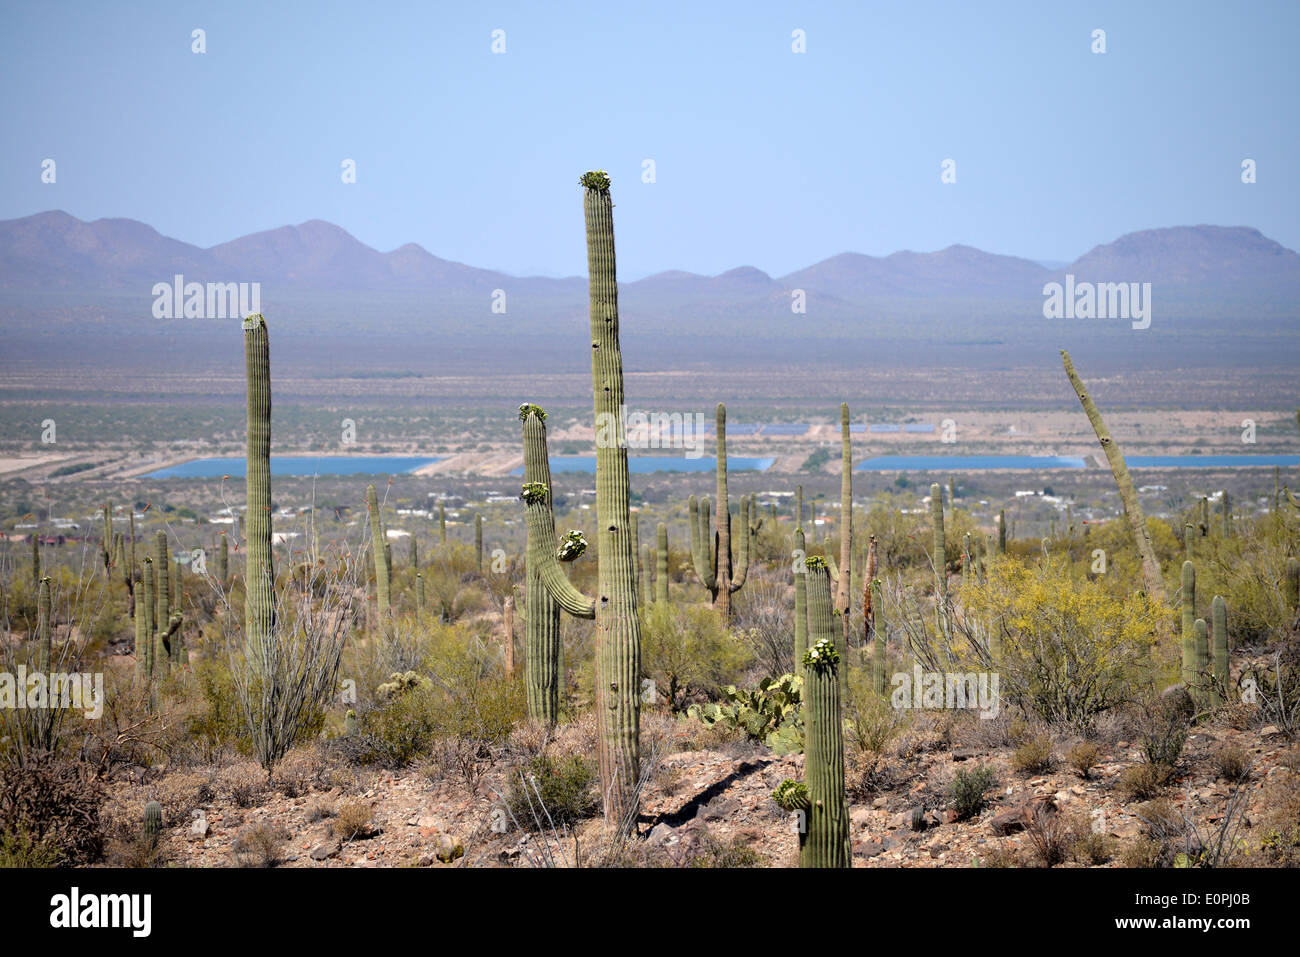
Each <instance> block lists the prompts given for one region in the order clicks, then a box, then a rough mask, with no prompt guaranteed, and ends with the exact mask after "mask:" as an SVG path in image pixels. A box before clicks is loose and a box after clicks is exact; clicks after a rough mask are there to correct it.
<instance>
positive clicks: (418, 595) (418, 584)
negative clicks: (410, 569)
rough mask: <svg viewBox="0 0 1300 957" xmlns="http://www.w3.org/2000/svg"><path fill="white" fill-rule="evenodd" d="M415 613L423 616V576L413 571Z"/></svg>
mask: <svg viewBox="0 0 1300 957" xmlns="http://www.w3.org/2000/svg"><path fill="white" fill-rule="evenodd" d="M415 613H416V614H417V615H419V616H420V617H421V618H423V617H424V576H423V575H421V574H420V573H419V572H416V573H415Z"/></svg>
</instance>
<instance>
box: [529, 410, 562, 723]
mask: <svg viewBox="0 0 1300 957" xmlns="http://www.w3.org/2000/svg"><path fill="white" fill-rule="evenodd" d="M519 418H520V420H521V421H522V422H523V433H524V485H523V498H524V501H525V503H527V502H528V500H529V498H530V497H532V498H534V499H535V500H536V503H537V508H538V514H537V515H536V521H537V523H538V524H539V525H542V526H544V527H545V528H549V529H550V541H549V543H543V542H541V541H540V540H537V538H536V536H534V534H533V532H532V525H533V522H532V515H531V511H530V521H529V533H528V551H527V553H526V554H525V556H524V581H525V590H524V614H525V618H524V687H525V691H526V696H527V701H528V716H529V717H530V718H532V719H533V720H534V721H541V722H544V723H545V724H548V725H551V724H555V723H556V722H557V721H559V719H560V649H561V642H562V638H561V632H560V605H559V603H558V602H557V601H556V600H555V598H554V597H552V595H551V593H550V591H548V590H547V588H546V586H545V585H544V584H543V582H542V566H543V565H544V564H545V562H544V560H543V558H542V556H541V554H540V551H539V549H543V548H546V549H550V548H554V547H555V545H554V542H555V513H554V511H553V510H552V507H551V498H550V488H551V465H550V460H549V459H548V457H547V451H546V412H545V410H543V409H542V407H541V406H538V405H532V404H529V403H525V404H523V405H521V406H520V407H519Z"/></svg>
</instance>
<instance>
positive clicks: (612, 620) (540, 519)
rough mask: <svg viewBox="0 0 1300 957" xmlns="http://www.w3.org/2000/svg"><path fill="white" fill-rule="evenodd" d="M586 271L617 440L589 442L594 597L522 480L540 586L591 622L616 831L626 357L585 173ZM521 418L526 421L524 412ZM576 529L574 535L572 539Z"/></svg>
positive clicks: (633, 762)
mask: <svg viewBox="0 0 1300 957" xmlns="http://www.w3.org/2000/svg"><path fill="white" fill-rule="evenodd" d="M581 183H582V186H583V187H584V195H583V212H584V217H585V220H586V228H587V269H588V273H589V276H590V279H589V284H588V288H589V292H590V331H591V381H592V407H593V408H592V411H593V413H594V416H595V422H596V426H597V434H600V432H601V424H602V423H619V425H618V426H617V429H616V435H617V440H616V441H612V442H598V443H597V444H596V521H597V523H598V527H597V533H596V544H597V559H598V571H597V583H598V588H599V593H598V596H597V600H596V601H591V600H590V599H587V598H585V597H584V596H583V595H582V593H581V592H579V591H578V590H577V589H576V588H574V587H573V585H572V584H571V583H570V582H569V581H568V579H567V578H565V576H564V573H563V571H562V570H561V569H560V567H559V561H558V560H557V559H559V558H561V557H566V556H568V555H574V554H575V553H580V552H581V549H582V548H583V547H585V542H583V541H582V537H581V534H580V533H574V532H570V533H569V534H568V535H566V536H565V545H564V549H563V552H562V553H557V549H556V546H555V529H554V527H553V526H552V527H550V528H549V529H548V527H547V523H546V521H545V518H546V516H547V514H548V512H547V509H548V505H549V502H550V497H551V493H550V488H549V487H548V486H546V485H543V484H542V483H526V484H525V486H524V489H523V498H524V502H525V505H526V510H527V516H528V536H529V551H530V553H532V554H533V556H534V558H535V559H536V560H537V561H538V563H539V573H540V576H541V579H542V583H543V584H544V585H545V587H546V589H547V590H548V591H549V592H550V593H551V595H552V597H554V598H555V599H556V601H558V602H559V604H560V607H561V608H563V609H564V610H565V611H567V612H569V613H570V614H574V615H578V616H581V617H585V618H593V617H594V618H595V619H596V727H597V732H598V744H597V756H598V758H599V763H600V783H601V794H602V796H603V799H604V811H605V820H606V822H607V824H609V825H612V826H614V827H617V828H619V829H620V830H623V829H627V828H630V827H631V825H632V822H634V821H635V820H636V813H637V785H638V783H639V779H640V764H641V754H640V731H641V727H640V725H641V694H640V691H641V689H640V677H641V625H640V621H639V619H638V617H637V594H636V562H635V559H634V558H633V556H632V529H631V521H632V520H631V509H630V501H629V499H630V483H629V481H628V468H627V445H626V441H625V437H624V435H623V432H622V426H621V423H622V415H621V412H622V409H623V405H624V395H623V356H622V351H621V349H620V347H619V326H618V281H617V278H616V277H617V270H616V266H615V258H614V206H613V202H612V201H611V199H610V194H609V176H608V175H607V174H606V173H604V172H602V171H593V172H589V173H587V174H586V175H584V176H583V177H582V180H581ZM525 423H527V419H525ZM575 536H576V538H575Z"/></svg>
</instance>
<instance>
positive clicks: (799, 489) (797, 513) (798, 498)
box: [794, 485, 803, 528]
mask: <svg viewBox="0 0 1300 957" xmlns="http://www.w3.org/2000/svg"><path fill="white" fill-rule="evenodd" d="M794 527H795V528H803V486H802V485H796V486H795V487H794Z"/></svg>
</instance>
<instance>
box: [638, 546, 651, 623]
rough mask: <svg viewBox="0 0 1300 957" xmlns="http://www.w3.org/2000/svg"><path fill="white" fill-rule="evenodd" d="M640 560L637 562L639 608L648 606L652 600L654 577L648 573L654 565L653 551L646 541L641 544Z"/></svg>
mask: <svg viewBox="0 0 1300 957" xmlns="http://www.w3.org/2000/svg"><path fill="white" fill-rule="evenodd" d="M640 555H641V561H640V562H639V563H638V565H637V568H638V574H637V579H638V581H640V583H641V590H640V595H639V597H638V599H637V601H639V602H640V606H639V607H641V608H649V607H650V605H651V604H652V603H653V602H654V594H653V593H654V579H653V578H652V576H651V574H650V569H651V568H653V567H654V552H652V551H651V550H650V545H649V543H648V542H647V543H646V544H644V545H642V546H641V552H640Z"/></svg>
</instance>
